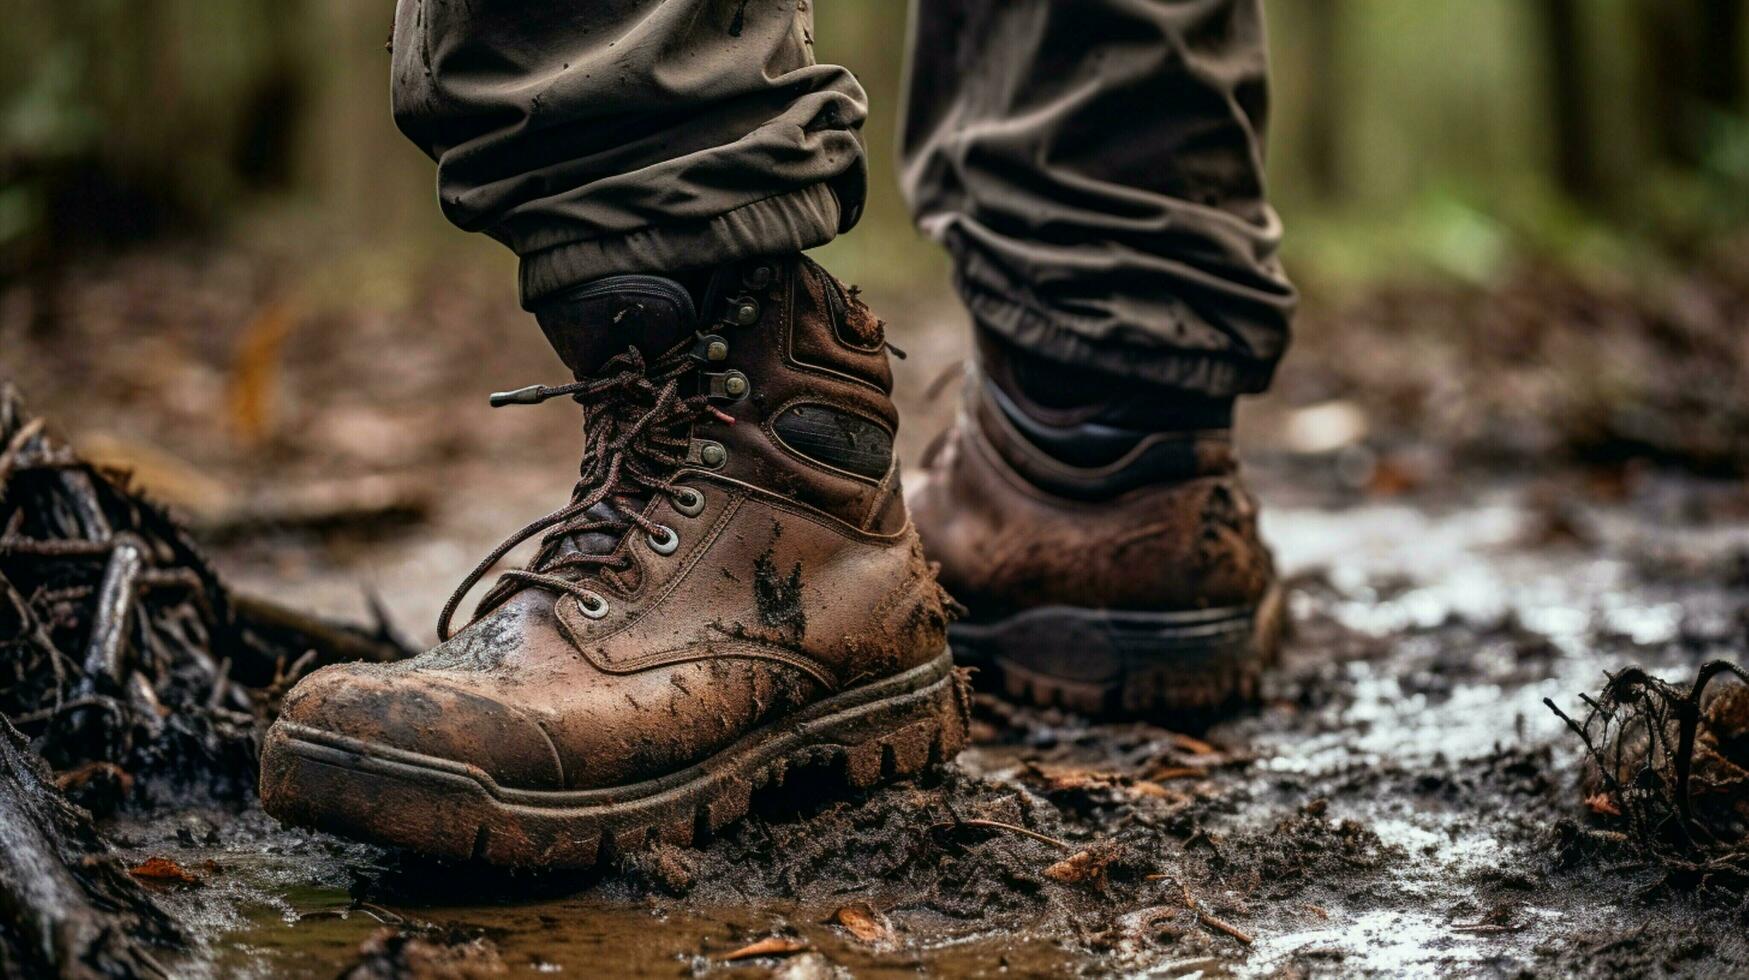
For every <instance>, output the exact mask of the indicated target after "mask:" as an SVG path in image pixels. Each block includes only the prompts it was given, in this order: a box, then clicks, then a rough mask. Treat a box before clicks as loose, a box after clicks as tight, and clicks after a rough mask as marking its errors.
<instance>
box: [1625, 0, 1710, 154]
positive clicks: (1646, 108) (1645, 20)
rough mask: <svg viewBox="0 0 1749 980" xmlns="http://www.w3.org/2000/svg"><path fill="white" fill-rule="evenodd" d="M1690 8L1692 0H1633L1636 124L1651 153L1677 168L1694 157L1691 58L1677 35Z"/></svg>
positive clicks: (1688, 18)
mask: <svg viewBox="0 0 1749 980" xmlns="http://www.w3.org/2000/svg"><path fill="white" fill-rule="evenodd" d="M1693 9H1694V3H1693V0H1638V2H1637V3H1636V4H1635V5H1634V32H1635V34H1637V35H1638V37H1637V38H1636V41H1637V42H1638V54H1639V76H1640V80H1639V86H1638V88H1639V101H1640V119H1641V125H1642V127H1643V129H1644V132H1645V133H1646V134H1647V136H1648V137H1650V139H1651V150H1652V154H1653V157H1654V158H1655V159H1656V160H1658V161H1659V162H1661V163H1665V164H1674V165H1676V166H1680V167H1683V168H1691V167H1693V166H1694V165H1695V164H1696V163H1698V162H1699V153H1698V148H1697V146H1696V145H1695V141H1694V140H1693V139H1691V138H1690V126H1689V122H1690V119H1691V115H1692V110H1693V107H1692V105H1691V104H1690V101H1689V93H1690V92H1691V91H1692V86H1691V85H1690V84H1689V81H1688V76H1689V69H1690V67H1691V64H1690V61H1689V51H1688V45H1687V43H1686V42H1685V38H1684V36H1683V35H1684V34H1685V33H1686V32H1685V31H1684V29H1683V28H1684V22H1685V21H1691V17H1692V13H1693Z"/></svg>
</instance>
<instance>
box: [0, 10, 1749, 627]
mask: <svg viewBox="0 0 1749 980" xmlns="http://www.w3.org/2000/svg"><path fill="white" fill-rule="evenodd" d="M1163 2H1164V0H1163ZM904 6H905V5H904V4H901V3H898V2H896V0H815V2H814V10H815V16H816V30H815V37H816V43H817V48H818V54H819V56H820V57H821V58H822V59H831V60H838V61H841V62H843V63H846V64H848V65H849V66H850V67H852V68H853V69H854V70H855V72H856V73H857V75H858V76H859V77H860V78H861V80H862V82H863V84H864V85H865V86H866V88H867V89H868V91H869V93H870V96H871V100H872V107H873V108H872V113H871V116H870V120H869V123H868V127H867V140H868V144H869V147H870V153H871V156H872V164H873V174H874V177H873V186H872V200H871V204H870V207H869V208H868V211H867V216H866V218H865V219H864V221H863V223H862V226H861V227H860V228H859V229H858V231H857V232H856V233H855V234H853V235H850V236H848V237H846V238H844V239H841V240H840V241H838V242H835V243H833V244H832V245H830V246H828V247H827V248H825V249H823V250H822V252H823V254H822V256H821V257H822V259H823V261H825V262H826V264H827V265H828V266H830V267H831V268H833V269H834V271H836V272H837V273H838V274H839V275H840V276H842V277H844V278H845V279H847V280H849V281H854V282H857V283H860V284H861V285H862V286H864V287H865V288H866V289H867V291H868V294H869V296H870V298H871V301H872V302H873V304H874V305H875V307H876V309H877V310H879V311H881V312H882V314H883V315H884V316H886V317H887V319H888V320H889V322H890V323H891V324H892V327H891V329H892V330H893V332H894V334H895V335H896V337H897V338H898V339H899V340H900V343H901V345H902V346H905V347H906V348H907V349H909V350H910V351H911V353H912V358H911V359H910V360H909V361H908V362H907V363H906V364H904V365H901V366H900V368H899V370H900V392H899V395H900V399H901V403H902V406H903V408H904V411H905V413H906V420H907V421H906V427H905V430H904V431H902V432H901V449H902V451H903V452H905V453H907V454H910V455H913V456H914V454H915V452H916V451H917V448H918V447H919V446H920V445H921V443H922V442H923V441H925V440H927V438H928V437H929V436H930V435H932V434H933V432H934V431H935V429H936V428H938V427H939V425H940V424H942V422H943V421H944V419H945V418H946V414H947V411H948V410H947V408H946V407H944V406H946V405H947V404H948V403H950V402H951V399H948V398H942V399H937V400H935V401H931V400H930V399H928V398H926V397H924V394H923V393H924V391H925V389H926V388H927V387H928V385H929V382H930V380H931V379H932V378H935V377H936V376H938V375H940V374H942V372H943V371H944V369H947V368H950V367H951V365H952V364H953V362H954V361H955V359H957V358H959V357H961V356H963V353H964V350H965V346H966V345H965V337H964V321H963V317H962V316H961V314H960V313H959V311H958V308H957V306H956V305H955V303H954V301H953V298H952V294H951V292H950V290H949V287H948V276H947V268H946V261H945V258H944V257H943V256H942V255H941V254H939V252H938V251H937V250H936V249H934V248H931V247H919V240H918V238H917V236H916V234H915V233H914V232H913V231H912V229H911V227H910V222H909V220H908V217H907V215H906V213H905V210H904V208H903V204H902V202H901V200H900V198H899V194H898V191H897V187H896V183H895V180H894V176H893V167H892V163H893V147H894V143H895V134H894V132H893V127H894V124H895V120H896V118H897V109H898V92H899V86H900V80H901V73H902V65H903V60H904V47H905V20H906V12H905V10H904V9H903V8H904ZM1267 6H1268V9H1269V14H1270V16H1271V18H1272V20H1271V25H1270V26H1271V43H1272V49H1273V50H1272V54H1273V57H1274V64H1275V81H1274V95H1275V101H1274V120H1273V135H1274V139H1273V145H1272V157H1271V170H1272V180H1273V192H1274V195H1275V198H1276V201H1277V205H1278V208H1279V210H1280V211H1281V212H1282V214H1283V217H1284V219H1285V221H1286V225H1287V229H1288V237H1287V247H1286V258H1287V261H1288V263H1289V267H1290V271H1291V272H1292V273H1293V274H1294V275H1295V277H1296V279H1297V280H1298V281H1299V282H1300V284H1301V285H1302V287H1303V288H1304V290H1305V292H1306V303H1305V308H1304V314H1303V316H1302V318H1301V321H1300V324H1299V328H1298V338H1297V340H1296V346H1295V350H1294V353H1293V354H1292V355H1291V356H1290V358H1289V361H1288V363H1287V366H1286V369H1285V370H1284V371H1283V373H1282V374H1281V376H1280V379H1279V383H1278V385H1277V389H1276V390H1275V391H1274V392H1273V393H1272V394H1271V396H1270V397H1269V398H1267V399H1264V400H1262V401H1261V402H1260V403H1259V404H1258V405H1256V406H1251V407H1249V408H1248V411H1250V413H1251V414H1250V417H1251V422H1249V423H1248V424H1247V429H1248V431H1249V433H1250V434H1249V435H1248V437H1247V440H1246V445H1247V446H1248V448H1249V451H1250V452H1251V453H1252V454H1253V456H1254V457H1262V458H1269V457H1271V456H1279V457H1290V458H1305V459H1312V460H1324V461H1326V462H1327V463H1328V465H1329V467H1330V471H1331V472H1333V473H1335V474H1336V477H1337V482H1338V483H1339V484H1340V485H1341V486H1342V487H1343V488H1344V491H1343V492H1346V493H1350V494H1353V495H1355V496H1356V497H1360V496H1365V495H1381V494H1395V493H1401V492H1405V491H1407V490H1411V489H1414V488H1416V487H1423V486H1438V485H1442V484H1443V483H1444V482H1445V481H1444V480H1443V479H1442V477H1444V476H1445V475H1447V474H1448V473H1449V472H1450V471H1451V470H1452V469H1453V468H1455V467H1473V466H1477V465H1481V466H1496V467H1498V466H1501V465H1504V466H1507V467H1515V468H1523V467H1527V466H1529V467H1535V466H1541V465H1544V464H1546V463H1548V462H1550V461H1555V462H1560V463H1563V464H1571V465H1578V466H1580V467H1586V468H1591V469H1593V470H1595V471H1596V472H1599V473H1603V474H1605V475H1607V476H1608V477H1609V478H1608V479H1605V480H1600V481H1597V485H1599V486H1609V487H1614V488H1617V491H1620V488H1624V487H1630V486H1631V485H1632V480H1631V476H1632V474H1634V473H1636V472H1639V471H1640V470H1641V469H1643V468H1645V467H1647V466H1648V465H1653V466H1659V465H1662V466H1672V465H1673V466H1678V467H1682V468H1686V469H1688V470H1691V471H1698V472H1703V473H1708V474H1714V475H1724V476H1728V477H1731V478H1732V479H1736V478H1738V477H1740V476H1741V474H1743V473H1745V472H1749V402H1746V399H1745V398H1744V396H1743V392H1744V391H1749V383H1746V382H1749V376H1746V375H1749V369H1746V366H1749V329H1746V328H1749V78H1746V71H1745V64H1746V63H1749V14H1746V10H1749V4H1746V2H1745V0H1444V2H1425V0H1270V2H1268V4H1267ZM6 14H7V16H6V19H5V22H6V29H5V30H4V32H0V374H4V375H7V376H11V377H13V378H15V379H18V380H21V381H22V382H23V384H24V386H25V389H26V392H27V394H28V395H29V396H30V397H31V398H32V399H33V400H34V402H35V403H36V404H37V406H38V407H39V408H40V409H42V410H44V411H46V412H47V413H48V414H50V415H51V417H53V418H55V419H57V420H58V421H59V422H60V424H61V425H62V427H63V428H65V429H67V430H69V431H70V432H71V433H72V434H73V435H74V436H75V437H76V439H77V442H78V444H79V445H80V447H81V448H82V449H83V450H84V451H86V452H88V453H92V454H94V455H96V456H98V457H99V458H102V459H110V460H113V461H115V462H118V463H124V464H126V465H128V466H129V467H131V468H133V469H134V470H135V471H136V472H137V473H139V475H140V479H142V480H143V481H145V482H146V483H148V484H149V485H150V486H151V488H152V489H154V490H155V491H156V492H158V493H159V494H160V495H161V496H164V497H167V498H169V499H170V500H171V501H172V502H173V503H175V504H177V505H179V506H180V507H181V508H182V509H183V510H184V512H187V513H192V514H193V515H194V516H195V519H196V521H197V523H201V524H204V525H207V526H209V527H210V528H213V529H217V530H215V532H214V533H218V531H222V530H223V529H224V528H227V527H242V526H249V525H250V523H251V522H252V521H255V520H256V519H257V518H260V517H261V516H262V515H264V514H265V515H269V516H273V517H275V519H279V520H285V521H292V522H293V523H295V522H296V521H295V520H294V519H301V518H299V515H302V517H304V518H311V517H314V518H324V519H325V517H324V515H327V516H332V514H334V513H338V514H341V515H344V514H345V513H346V512H347V508H348V507H349V506H352V504H353V503H356V501H355V500H354V497H355V496H356V494H357V493H358V492H361V491H359V489H358V488H359V487H360V486H366V485H364V484H358V483H357V482H356V480H354V481H353V483H352V486H351V490H350V491H348V492H349V493H352V494H353V496H348V495H347V494H346V493H342V494H340V496H339V498H338V499H339V500H340V504H335V503H334V499H332V498H331V497H324V496H323V494H324V493H329V492H330V489H327V488H324V487H323V486H322V481H323V480H333V479H335V478H342V477H344V478H354V477H357V476H359V475H368V476H371V477H373V478H376V477H383V478H385V479H389V481H390V482H389V483H387V484H384V485H382V486H380V487H379V486H378V485H376V484H369V485H368V487H370V488H374V489H372V491H371V492H380V494H382V495H383V496H382V497H381V499H380V500H379V499H377V498H370V500H374V501H375V502H376V504H375V505H373V506H376V505H380V508H386V510H384V509H380V508H379V509H376V510H373V509H372V508H371V507H363V508H362V511H363V512H365V513H376V514H381V513H386V512H395V508H397V507H399V506H400V505H401V504H402V503H407V504H408V506H407V507H406V508H404V509H406V510H407V512H408V513H411V514H414V515H415V516H417V515H425V516H427V517H429V516H430V515H431V513H432V510H431V508H433V507H440V506H441V503H442V502H441V500H439V501H438V502H437V503H433V502H432V500H431V499H429V498H430V497H431V495H432V493H434V492H435V493H436V494H437V496H438V497H440V498H446V497H447V496H449V495H450V494H449V491H451V490H453V489H455V488H458V487H462V488H464V489H465V486H466V484H467V482H468V480H469V479H471V477H469V476H468V472H467V468H468V467H470V466H472V467H476V468H479V469H480V478H481V479H487V480H494V479H495V480H499V481H502V480H503V479H504V478H505V474H507V473H512V472H524V471H525V470H526V471H529V472H539V473H541V474H543V475H544V476H543V479H544V481H545V482H542V483H540V485H539V486H538V488H536V489H538V490H539V494H536V493H535V492H534V490H530V494H529V500H528V501H524V500H522V499H521V498H518V497H517V495H516V494H514V493H508V494H498V495H495V497H494V499H495V500H499V499H502V501H503V502H504V507H505V509H506V513H505V514H475V513H470V514H468V515H465V516H456V515H454V514H448V515H445V514H441V513H440V514H439V515H438V516H437V517H435V518H432V519H434V520H440V521H441V520H455V521H462V522H464V523H466V524H467V526H469V527H472V526H474V525H475V524H478V525H480V526H482V527H485V528H486V529H487V530H488V531H491V530H499V529H502V528H507V527H512V526H515V525H516V524H518V523H520V522H521V520H523V519H525V518H526V516H527V515H529V514H532V513H537V512H539V511H540V510H541V509H543V508H545V507H549V506H551V504H552V502H553V500H551V499H548V497H550V496H553V495H561V496H562V494H563V492H564V491H563V487H564V486H565V485H567V483H568V477H567V476H566V470H567V468H568V466H569V462H567V463H566V464H565V465H563V466H561V465H559V464H558V463H557V462H556V460H557V459H559V458H564V459H566V460H567V461H568V460H569V459H571V458H572V457H571V454H572V453H573V452H574V448H575V438H576V437H575V420H574V419H573V418H566V417H564V416H565V415H566V413H564V412H562V411H558V410H553V411H550V412H520V413H518V412H507V413H490V412H486V411H485V410H484V407H483V396H484V393H485V392H487V391H489V390H493V389H496V388H505V387H514V386H518V385H522V384H526V383H529V382H532V381H537V380H551V379H552V378H553V376H554V373H555V372H554V368H555V367H556V364H555V363H554V362H553V360H552V359H551V356H550V354H548V353H547V352H546V351H545V350H544V347H543V346H542V345H541V344H540V343H539V341H538V339H537V337H538V334H537V333H536V331H534V330H533V329H532V325H531V324H529V323H528V322H527V320H526V319H525V317H524V316H523V314H521V313H520V312H519V311H518V310H517V308H516V302H515V296H514V285H513V283H514V262H513V260H512V258H511V257H510V256H509V255H508V254H507V253H505V252H504V251H503V250H502V249H501V248H499V247H498V246H497V245H495V244H493V243H491V242H489V241H487V240H485V239H484V238H481V237H479V236H470V235H465V234H462V233H460V232H458V231H455V230H453V229H451V228H449V227H448V226H447V225H446V224H445V223H444V222H443V220H442V218H441V217H440V215H439V214H438V210H437V208H436V206H435V200H434V198H435V193H434V177H433V172H432V166H431V164H430V162H429V161H428V160H426V159H425V158H424V157H423V156H422V155H421V154H420V153H419V152H418V151H416V150H415V149H413V147H412V146H410V145H409V144H407V143H406V142H405V141H404V140H403V139H402V138H401V137H400V135H399V134H398V133H397V132H396V131H395V129H394V126H393V124H392V122H391V120H390V118H389V112H388V94H387V72H388V55H387V53H386V50H385V47H386V45H385V42H386V40H387V36H388V32H389V25H390V20H391V5H390V3H389V2H388V0H371V2H364V0H227V2H224V3H215V2H211V0H55V2H40V0H39V2H19V0H14V2H12V3H9V4H8V5H7V10H6ZM506 338H514V339H513V340H511V341H509V342H506ZM523 463H527V464H529V465H528V466H526V467H525V466H523V465H522V464H523ZM434 473H435V474H439V475H440V477H441V479H437V480H435V481H434V479H433V474H434ZM409 474H411V482H408V481H406V480H403V481H402V482H399V483H397V482H395V480H398V479H400V478H401V477H404V476H407V475H409ZM408 486H412V487H413V490H411V491H408V490H407V489H406V488H407V487H408ZM287 487H289V488H290V490H287V489H286V488H287ZM434 487H435V488H436V489H435V491H434V489H433V488H434ZM555 487H556V488H557V489H554V488H555ZM288 494H289V496H288ZM300 494H301V496H300ZM543 495H544V496H543ZM454 496H460V497H470V495H469V494H467V493H465V492H458V493H456V494H454ZM536 496H541V499H540V500H538V501H535V500H534V498H535V497H536ZM404 498H405V499H404ZM470 499H472V498H471V497H470ZM1746 506H1749V504H1746ZM372 526H373V527H374V526H377V525H375V524H373V525H372ZM415 526H417V525H415ZM423 558H428V559H429V561H428V562H425V563H424V564H423V565H421V567H426V566H429V567H433V568H437V569H441V570H442V571H443V573H444V575H445V576H447V575H448V574H449V570H450V569H451V568H459V567H463V566H465V564H466V562H467V560H468V559H467V555H466V554H463V553H457V554H449V553H448V552H445V553H443V554H440V555H424V556H423ZM430 591H432V592H434V593H436V592H440V591H441V589H440V588H439V587H438V585H436V584H434V585H432V586H431V588H430Z"/></svg>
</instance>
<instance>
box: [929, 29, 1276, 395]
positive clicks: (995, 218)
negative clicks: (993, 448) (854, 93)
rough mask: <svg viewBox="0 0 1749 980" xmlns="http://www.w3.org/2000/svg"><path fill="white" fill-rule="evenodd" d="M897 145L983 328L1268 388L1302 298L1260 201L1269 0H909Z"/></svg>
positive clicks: (1106, 363) (1165, 373)
mask: <svg viewBox="0 0 1749 980" xmlns="http://www.w3.org/2000/svg"><path fill="white" fill-rule="evenodd" d="M912 32H913V35H912V41H911V65H910V77H909V81H908V92H907V96H906V100H907V107H906V117H905V126H904V136H903V140H902V146H901V150H902V154H903V158H904V173H903V183H904V188H905V193H906V196H907V198H908V199H909V201H910V202H911V207H912V209H913V211H914V213H915V215H916V218H917V222H918V225H919V227H921V228H922V229H923V230H924V231H925V232H926V233H927V234H929V235H930V236H931V237H933V238H935V239H937V240H938V241H940V242H942V243H943V244H944V245H945V246H946V247H947V248H948V250H949V251H950V252H951V253H952V255H953V259H954V265H955V279H956V285H957V286H958V288H959V291H960V294H961V296H962V297H963V298H964V300H965V302H966V304H967V306H969V307H970V309H971V311H972V314H973V318H974V320H975V322H976V323H977V325H978V327H979V328H980V329H984V330H989V331H993V332H995V333H996V334H998V335H1000V336H1002V337H1005V338H1007V339H1009V340H1010V341H1013V342H1014V343H1017V344H1019V345H1022V346H1024V347H1026V348H1028V349H1029V350H1031V351H1033V352H1035V353H1038V354H1041V355H1045V356H1049V357H1052V358H1055V359H1058V360H1061V361H1064V362H1067V363H1072V364H1076V365H1079V366H1084V367H1093V368H1098V369H1101V370H1105V371H1108V372H1112V373H1115V374H1119V375H1122V376H1126V377H1131V378H1135V379H1138V380H1146V381H1152V382H1157V383H1160V384H1163V385H1167V386H1172V387H1178V388H1182V389H1186V390H1189V391H1195V392H1200V393H1203V394H1209V395H1217V396H1225V395H1234V394H1241V393H1245V392H1253V391H1260V390H1262V389H1263V388H1264V387H1266V386H1267V385H1268V383H1269V379H1270V376H1271V374H1272V373H1273V371H1274V368H1275V364H1276V362H1277V361H1278V360H1280V358H1281V355H1282V352H1283V350H1284V348H1285V347H1286V345H1287V340H1288V323H1289V319H1290V316H1291V314H1292V311H1293V307H1294V302H1295V293H1294V290H1293V288H1292V286H1291V285H1290V284H1289V283H1288V281H1287V279H1286V277H1285V276H1284V275H1283V273H1282V270H1281V267H1280V265H1279V263H1278V262H1277V259H1276V249H1277V246H1278V244H1279V241H1280V237H1281V230H1280V225H1279V222H1278V221H1277V219H1276V216H1275V213H1274V212H1273V211H1272V210H1271V209H1270V207H1269V204H1268V203H1267V200H1266V199H1265V196H1264V185H1263V138H1264V125H1265V118H1266V116H1267V111H1268V110H1267V57H1266V52H1265V45H1264V28H1263V14H1262V9H1261V0H1074V2H1063V0H916V2H915V4H914V16H913V19H912Z"/></svg>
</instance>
